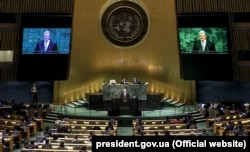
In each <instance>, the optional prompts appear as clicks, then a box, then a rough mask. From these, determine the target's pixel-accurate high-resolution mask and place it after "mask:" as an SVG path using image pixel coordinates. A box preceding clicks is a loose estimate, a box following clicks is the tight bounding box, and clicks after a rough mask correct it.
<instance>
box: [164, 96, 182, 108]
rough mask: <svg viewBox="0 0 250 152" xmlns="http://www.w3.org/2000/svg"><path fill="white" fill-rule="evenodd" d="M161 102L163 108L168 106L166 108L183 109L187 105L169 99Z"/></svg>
mask: <svg viewBox="0 0 250 152" xmlns="http://www.w3.org/2000/svg"><path fill="white" fill-rule="evenodd" d="M161 102H162V103H163V106H166V107H181V106H184V105H185V103H182V102H179V101H176V100H174V99H168V98H164V99H162V101H161Z"/></svg>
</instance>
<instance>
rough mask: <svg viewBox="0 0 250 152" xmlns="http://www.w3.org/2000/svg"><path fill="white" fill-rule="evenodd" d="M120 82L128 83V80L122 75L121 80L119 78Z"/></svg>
mask: <svg viewBox="0 0 250 152" xmlns="http://www.w3.org/2000/svg"><path fill="white" fill-rule="evenodd" d="M121 84H129V82H128V80H127V79H126V78H125V77H124V78H123V79H122V80H121Z"/></svg>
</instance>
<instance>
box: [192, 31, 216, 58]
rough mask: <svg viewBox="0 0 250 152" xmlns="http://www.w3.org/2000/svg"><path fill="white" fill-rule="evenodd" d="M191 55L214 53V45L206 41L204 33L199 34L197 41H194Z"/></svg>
mask: <svg viewBox="0 0 250 152" xmlns="http://www.w3.org/2000/svg"><path fill="white" fill-rule="evenodd" d="M192 53H215V45H214V43H213V42H211V41H209V40H208V39H207V35H206V32H205V31H203V30H202V31H200V32H199V39H198V40H195V41H194V46H193V52H192Z"/></svg>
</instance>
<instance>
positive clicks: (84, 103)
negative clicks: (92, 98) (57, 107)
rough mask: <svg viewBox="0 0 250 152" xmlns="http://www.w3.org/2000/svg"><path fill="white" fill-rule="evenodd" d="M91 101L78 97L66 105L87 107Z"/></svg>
mask: <svg viewBox="0 0 250 152" xmlns="http://www.w3.org/2000/svg"><path fill="white" fill-rule="evenodd" d="M88 104H89V102H88V101H87V100H86V99H85V98H83V99H78V100H76V101H73V102H70V103H67V104H66V106H69V107H71V108H78V107H87V106H88Z"/></svg>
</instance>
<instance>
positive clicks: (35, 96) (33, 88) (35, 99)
mask: <svg viewBox="0 0 250 152" xmlns="http://www.w3.org/2000/svg"><path fill="white" fill-rule="evenodd" d="M30 91H31V94H32V102H33V103H36V102H37V101H38V98H37V94H38V90H37V87H36V84H35V83H33V86H32V87H31V90H30Z"/></svg>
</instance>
